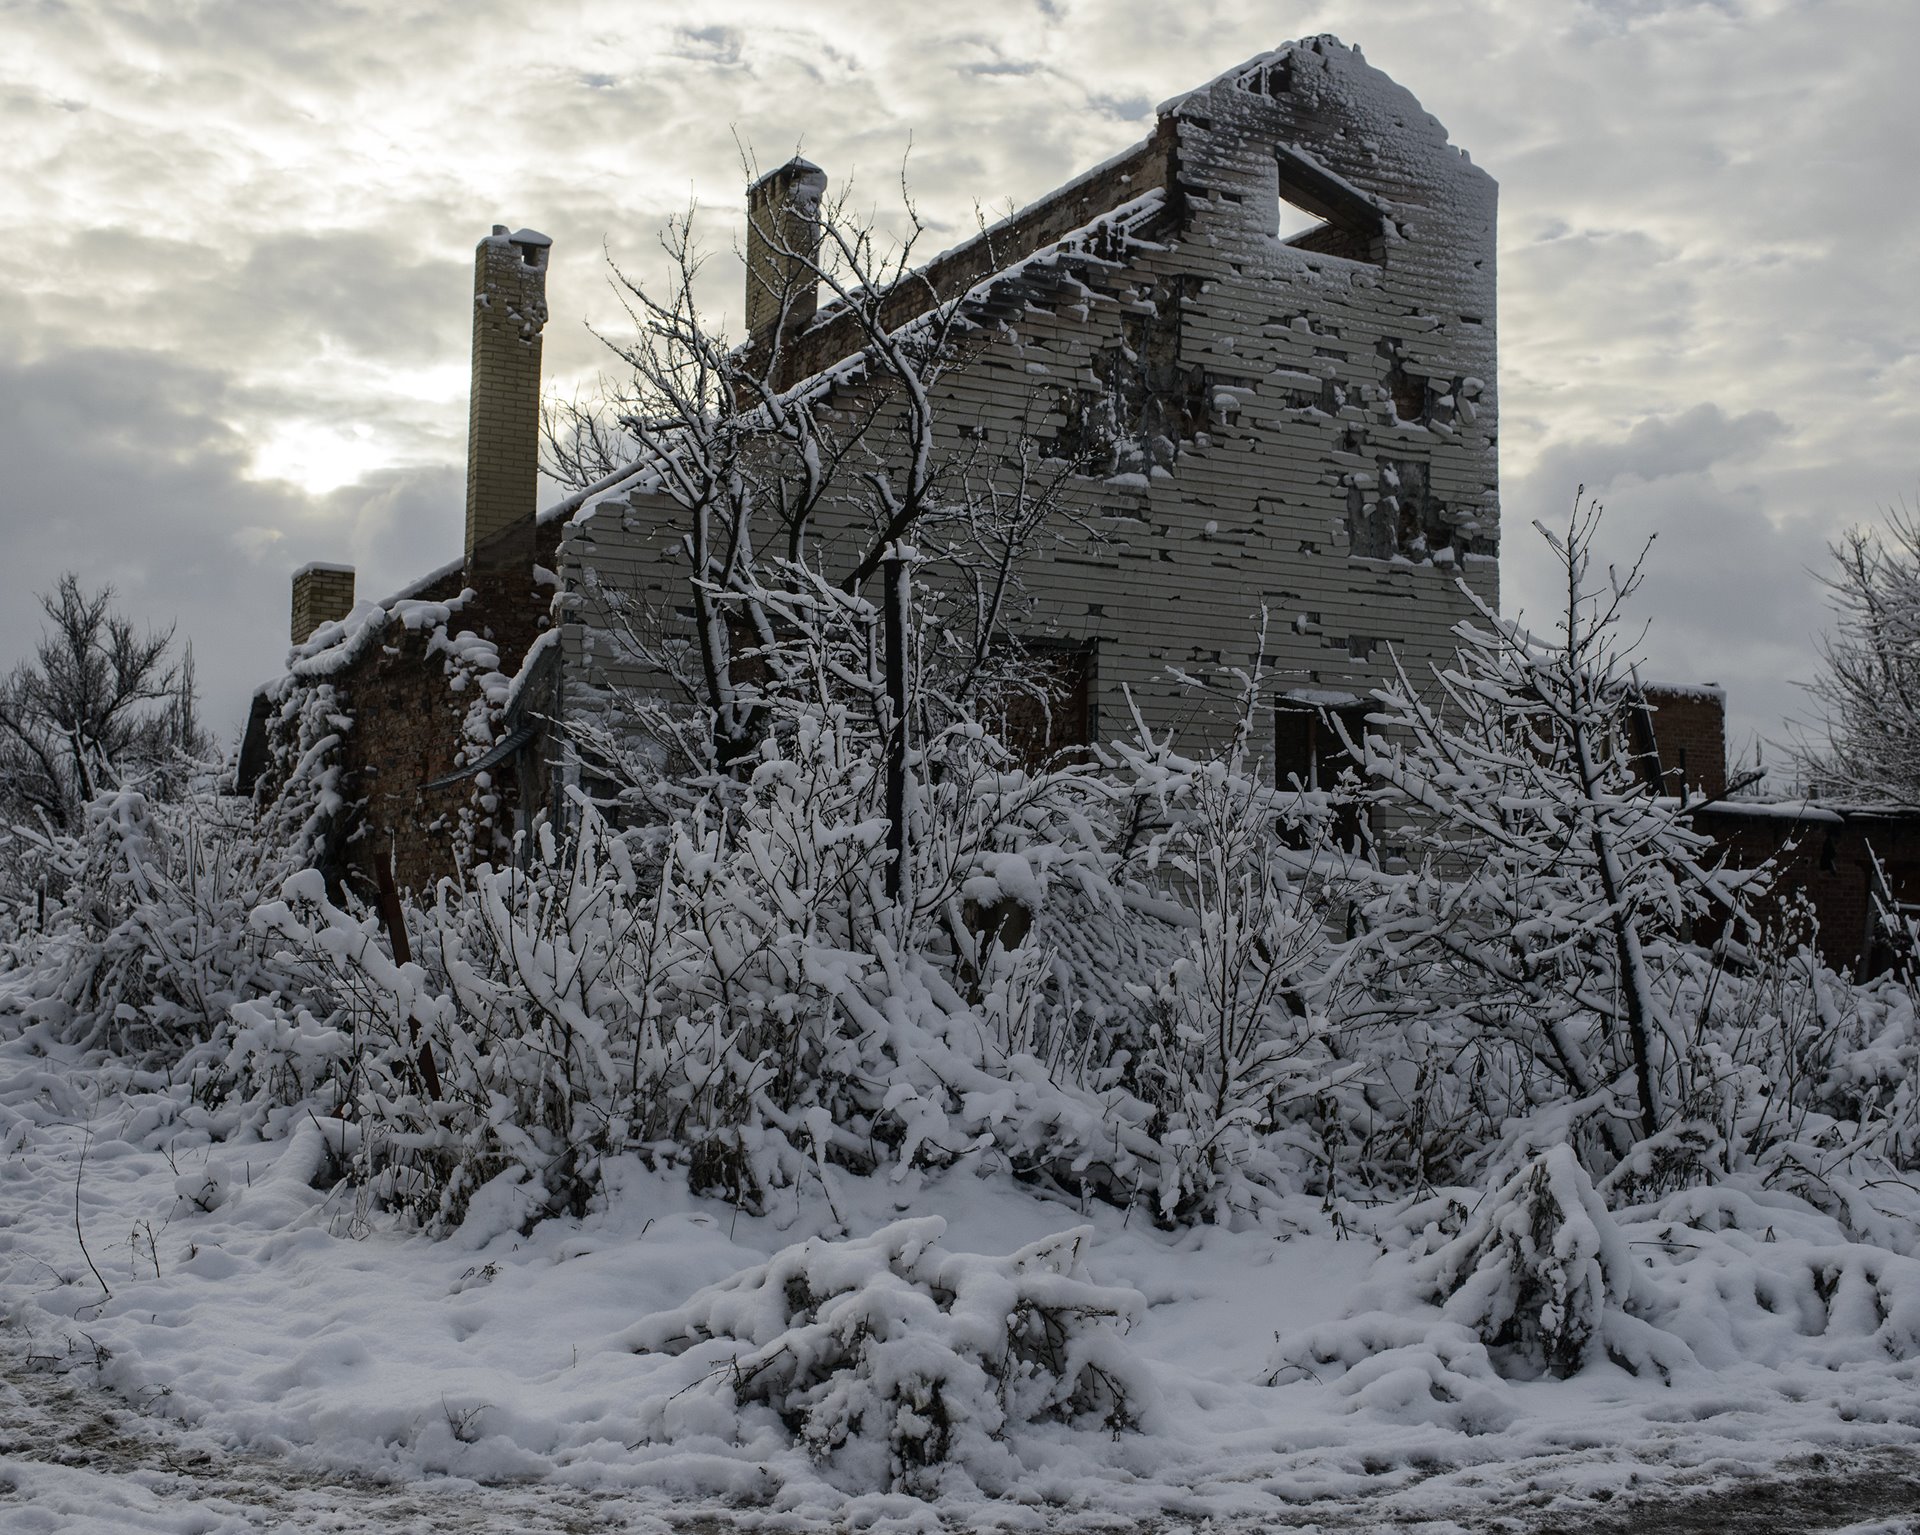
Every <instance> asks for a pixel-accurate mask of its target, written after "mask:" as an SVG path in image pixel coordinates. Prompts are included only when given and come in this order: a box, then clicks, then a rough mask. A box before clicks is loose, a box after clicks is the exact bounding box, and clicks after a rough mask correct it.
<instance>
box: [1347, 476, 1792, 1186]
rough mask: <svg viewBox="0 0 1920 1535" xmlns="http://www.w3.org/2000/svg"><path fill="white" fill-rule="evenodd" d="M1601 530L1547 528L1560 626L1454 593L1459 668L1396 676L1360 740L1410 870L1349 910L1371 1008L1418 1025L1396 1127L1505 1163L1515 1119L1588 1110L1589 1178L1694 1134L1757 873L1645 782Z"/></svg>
mask: <svg viewBox="0 0 1920 1535" xmlns="http://www.w3.org/2000/svg"><path fill="white" fill-rule="evenodd" d="M1542 531H1543V532H1544V530H1542ZM1596 536H1597V513H1595V512H1594V511H1592V510H1591V509H1590V510H1588V511H1586V512H1578V511H1577V512H1576V514H1575V518H1574V522H1573V525H1572V527H1571V528H1570V530H1569V532H1568V534H1567V536H1566V537H1565V538H1559V537H1555V536H1554V535H1551V534H1548V535H1547V537H1548V539H1549V542H1550V543H1551V544H1552V545H1553V548H1554V553H1555V556H1556V557H1557V559H1558V560H1559V562H1560V563H1561V566H1562V568H1563V570H1564V573H1565V577H1566V587H1565V590H1566V602H1565V607H1564V609H1563V611H1562V612H1561V614H1560V615H1559V616H1558V618H1557V621H1556V630H1555V632H1553V633H1550V634H1545V635H1541V634H1535V633H1534V632H1532V631H1530V630H1528V629H1526V628H1524V627H1522V626H1521V625H1520V624H1519V623H1518V622H1516V621H1514V620H1511V619H1507V618H1504V617H1502V616H1501V615H1500V614H1498V613H1496V612H1495V611H1494V610H1493V609H1491V608H1489V607H1487V606H1486V605H1485V604H1484V603H1481V602H1480V601H1479V599H1478V598H1475V597H1473V596H1472V594H1471V593H1468V594H1467V598H1468V600H1469V601H1470V602H1471V603H1473V605H1474V608H1475V616H1474V617H1473V618H1472V619H1470V620H1467V621H1464V622H1462V623H1461V624H1460V625H1459V626H1458V629H1457V633H1458V634H1459V637H1460V642H1461V643H1460V649H1459V652H1458V655H1457V658H1456V660H1455V662H1454V664H1452V665H1450V666H1446V667H1443V668H1437V669H1436V671H1435V674H1434V675H1433V676H1432V677H1430V678H1423V679H1415V678H1413V677H1411V676H1409V675H1408V674H1407V673H1406V672H1405V671H1404V670H1396V674H1395V677H1394V680H1393V682H1392V684H1391V685H1390V686H1389V687H1387V688H1384V689H1382V690H1380V692H1379V693H1378V694H1377V695H1376V696H1377V697H1378V699H1379V702H1380V706H1381V707H1380V709H1379V711H1378V712H1377V713H1376V714H1375V715H1373V716H1372V724H1373V727H1374V728H1372V729H1370V731H1369V733H1368V735H1367V737H1366V740H1365V742H1364V745H1362V744H1361V743H1355V744H1356V747H1357V749H1359V750H1360V751H1361V754H1362V755H1363V756H1364V759H1365V768H1366V771H1367V773H1368V774H1369V775H1370V777H1371V779H1372V784H1373V787H1372V788H1371V790H1370V798H1371V799H1372V800H1373V802H1374V805H1375V807H1376V813H1377V814H1378V815H1379V816H1381V817H1382V818H1383V819H1384V820H1385V821H1387V822H1388V823H1389V824H1391V825H1392V826H1393V827H1394V832H1393V837H1394V840H1395V841H1396V842H1398V843H1399V844H1400V846H1401V848H1402V850H1403V851H1404V854H1405V857H1406V859H1407V863H1408V867H1407V871H1406V872H1405V873H1404V874H1402V875H1394V874H1390V873H1385V872H1383V873H1382V875H1381V876H1380V882H1379V886H1378V889H1379V893H1378V894H1377V895H1376V896H1375V897H1374V898H1373V899H1372V900H1371V901H1370V902H1368V903H1367V905H1366V907H1365V909H1364V911H1363V913H1362V916H1363V925H1364V927H1365V929H1366V932H1367V934H1368V945H1367V953H1366V956H1365V967H1366V968H1367V969H1368V970H1369V972H1370V976H1371V984H1372V985H1373V987H1374V988H1375V990H1376V992H1377V994H1378V996H1379V999H1380V1002H1381V1004H1382V1006H1383V1010H1384V1011H1386V1012H1388V1013H1397V1014H1398V1015H1399V1016H1401V1017H1411V1018H1423V1019H1427V1020H1431V1023H1430V1024H1429V1025H1428V1027H1427V1029H1426V1031H1425V1039H1424V1040H1423V1048H1422V1052H1421V1055H1420V1057H1419V1059H1418V1061H1417V1070H1416V1073H1415V1076H1414V1081H1413V1082H1411V1083H1408V1084H1407V1086H1408V1087H1410V1088H1415V1089H1417V1092H1418V1094H1419V1098H1418V1100H1417V1102H1416V1111H1415V1113H1414V1114H1412V1115H1410V1116H1408V1117H1409V1118H1410V1119H1412V1120H1415V1121H1417V1122H1419V1123H1420V1124H1422V1125H1431V1124H1433V1123H1436V1122H1452V1123H1456V1124H1467V1125H1471V1126H1472V1137H1473V1140H1474V1141H1475V1142H1476V1143H1478V1144H1479V1145H1482V1146H1497V1145H1498V1144H1499V1142H1500V1140H1501V1137H1502V1127H1503V1126H1504V1125H1505V1124H1506V1122H1507V1120H1508V1119H1509V1117H1510V1116H1512V1115H1514V1114H1520V1115H1525V1114H1528V1113H1530V1112H1532V1110H1533V1109H1534V1108H1536V1107H1537V1106H1539V1105H1540V1104H1542V1103H1545V1102H1555V1101H1558V1102H1579V1103H1582V1104H1584V1105H1585V1106H1586V1112H1585V1114H1584V1115H1583V1128H1582V1130H1581V1133H1580V1135H1579V1138H1578V1140H1577V1143H1576V1144H1577V1146H1578V1149H1579V1150H1580V1151H1581V1152H1582V1154H1583V1156H1585V1157H1586V1158H1587V1160H1588V1162H1589V1165H1590V1166H1591V1167H1592V1168H1593V1169H1594V1171H1596V1172H1599V1173H1604V1172H1606V1171H1607V1170H1608V1168H1609V1167H1610V1166H1611V1165H1612V1163H1613V1162H1615V1161H1617V1160H1618V1159H1619V1158H1620V1157H1622V1156H1624V1155H1625V1154H1626V1152H1627V1151H1628V1149H1629V1148H1630V1147H1631V1146H1633V1145H1634V1144H1635V1143H1637V1142H1643V1141H1645V1140H1647V1138H1649V1137H1651V1136H1654V1135H1657V1134H1659V1133H1661V1132H1662V1131H1665V1130H1667V1129H1669V1128H1670V1127H1671V1126H1672V1125H1673V1124H1674V1123H1675V1122H1676V1121H1677V1120H1679V1119H1684V1118H1688V1117H1694V1116H1693V1115H1692V1112H1691V1109H1690V1107H1689V1104H1690V1101H1691V1098H1692V1095H1693V1093H1694V1090H1695V1083H1694V1082H1693V1081H1692V1079H1691V1075H1690V1068H1691V1066H1692V1064H1693V1062H1694V1047H1695V1046H1696V1045H1697V1044H1699V1043H1701V1035H1702V1032H1703V1029H1704V1028H1705V1027H1706V1026H1707V1025H1708V1024H1709V1023H1710V1018H1709V1016H1708V1014H1709V1013H1710V1011H1711V1007H1712V1005H1713V1002H1714V997H1715V988H1716V986H1717V984H1718V978H1719V972H1720V970H1721V969H1723V968H1724V963H1723V962H1724V960H1725V958H1726V956H1727V955H1728V954H1729V953H1730V952H1731V951H1732V950H1733V949H1734V948H1735V947H1736V946H1737V943H1738V942H1741V941H1745V940H1746V939H1747V938H1749V937H1750V936H1751V935H1752V934H1753V933H1754V932H1756V931H1757V924H1755V923H1754V922H1753V921H1752V920H1751V919H1750V918H1749V916H1748V915H1747V904H1748V902H1749V900H1750V898H1751V896H1752V894H1753V893H1754V892H1755V891H1758V890H1763V889H1764V888H1765V881H1766V874H1765V871H1760V872H1757V873H1749V874H1743V875H1739V876H1735V875H1732V874H1730V873H1728V872H1726V871H1724V870H1722V869H1721V868H1719V867H1718V866H1717V865H1716V863H1715V856H1714V850H1713V846H1712V843H1711V841H1710V839H1709V838H1707V837H1706V836H1705V835H1704V834H1703V833H1701V832H1699V831H1697V830H1695V829H1694V827H1693V826H1692V825H1691V823H1690V820H1689V815H1690V806H1689V804H1688V803H1686V802H1684V801H1682V800H1678V799H1674V798H1670V797H1667V796H1665V795H1664V793H1663V792H1662V786H1660V785H1658V784H1656V783H1654V782H1652V781H1651V780H1650V777H1649V775H1648V773H1647V770H1646V763H1645V756H1644V747H1643V746H1642V745H1640V744H1639V737H1638V735H1637V734H1636V730H1637V727H1636V724H1635V721H1636V719H1637V718H1638V717H1639V711H1640V710H1641V709H1642V708H1643V707H1644V705H1643V704H1642V702H1641V700H1640V695H1639V691H1638V685H1637V683H1636V682H1635V680H1634V675H1633V667H1632V662H1631V660H1630V658H1629V657H1628V656H1627V655H1626V654H1624V652H1623V651H1622V650H1621V648H1620V647H1619V645H1618V643H1617V639H1616V635H1617V631H1618V627H1619V625H1620V622H1621V618H1622V606H1623V604H1624V603H1625V602H1626V601H1627V600H1628V599H1629V598H1630V597H1631V595H1632V593H1633V591H1634V588H1635V586H1636V585H1637V582H1638V579H1639V572H1638V568H1637V567H1636V568H1635V569H1633V570H1632V571H1630V572H1628V573H1627V574H1626V576H1625V577H1624V578H1622V577H1621V576H1620V575H1619V574H1618V573H1617V572H1615V571H1614V570H1613V569H1612V568H1611V567H1606V568H1604V569H1603V568H1601V567H1600V565H1599V564H1598V562H1597V560H1596V555H1595V548H1594V543H1595V539H1596ZM1706 945H1710V946H1711V947H1704V946H1706ZM1420 1150H1421V1148H1410V1147H1409V1148H1402V1152H1401V1154H1402V1155H1403V1156H1406V1157H1407V1158H1408V1159H1409V1160H1419V1154H1420ZM1423 1170H1424V1169H1423ZM1434 1171H1435V1172H1437V1173H1438V1174H1439V1175H1440V1176H1441V1177H1442V1178H1443V1179H1445V1180H1446V1181H1454V1180H1455V1179H1458V1178H1461V1177H1471V1176H1475V1175H1477V1173H1478V1171H1479V1168H1477V1167H1460V1166H1455V1167H1451V1168H1448V1167H1440V1168H1436V1169H1434Z"/></svg>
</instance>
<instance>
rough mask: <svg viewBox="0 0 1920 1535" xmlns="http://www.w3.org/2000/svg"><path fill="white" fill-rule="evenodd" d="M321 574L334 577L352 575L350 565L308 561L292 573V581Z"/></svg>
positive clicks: (325, 561)
mask: <svg viewBox="0 0 1920 1535" xmlns="http://www.w3.org/2000/svg"><path fill="white" fill-rule="evenodd" d="M322 573H324V574H327V575H335V576H350V575H352V574H353V567H352V566H351V565H335V564H332V563H330V562H329V561H327V560H308V561H307V563H306V564H304V565H302V566H301V567H300V568H299V569H298V570H296V571H295V572H294V573H293V579H294V580H296V581H298V580H299V579H300V578H301V577H302V576H312V575H320V574H322Z"/></svg>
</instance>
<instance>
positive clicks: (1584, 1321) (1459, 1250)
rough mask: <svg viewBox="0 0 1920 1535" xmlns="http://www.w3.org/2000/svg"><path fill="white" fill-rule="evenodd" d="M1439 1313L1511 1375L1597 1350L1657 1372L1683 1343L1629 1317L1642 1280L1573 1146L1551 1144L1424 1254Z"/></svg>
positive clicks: (1550, 1367) (1567, 1366)
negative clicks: (1446, 1239) (1441, 1244)
mask: <svg viewBox="0 0 1920 1535" xmlns="http://www.w3.org/2000/svg"><path fill="white" fill-rule="evenodd" d="M1423 1277H1424V1282H1425V1284H1426V1286H1427V1288H1428V1291H1429V1294H1430V1295H1431V1297H1432V1298H1433V1299H1436V1300H1439V1301H1441V1302H1442V1310H1443V1314H1444V1315H1445V1317H1446V1319H1447V1320H1448V1321H1450V1322H1456V1323H1458V1324H1459V1325H1460V1326H1462V1327H1465V1328H1468V1329H1470V1330H1471V1331H1472V1332H1473V1333H1475V1334H1476V1335H1477V1336H1478V1337H1479V1338H1480V1339H1481V1340H1482V1341H1483V1342H1484V1343H1485V1344H1486V1345H1487V1347H1488V1348H1489V1350H1491V1351H1492V1354H1493V1357H1494V1359H1495V1361H1496V1363H1498V1364H1500V1365H1501V1366H1502V1367H1503V1368H1504V1369H1506V1370H1507V1371H1508V1372H1509V1373H1513V1372H1518V1373H1522V1374H1533V1373H1537V1372H1539V1371H1542V1370H1545V1371H1548V1372H1550V1373H1552V1374H1554V1375H1572V1374H1574V1373H1575V1372H1577V1371H1578V1370H1580V1369H1581V1368H1582V1367H1583V1366H1584V1365H1586V1364H1587V1363H1588V1362H1589V1361H1590V1360H1591V1359H1593V1358H1594V1357H1596V1356H1597V1355H1598V1354H1600V1353H1601V1352H1602V1351H1604V1352H1606V1353H1607V1354H1608V1355H1610V1356H1612V1357H1614V1358H1616V1359H1618V1360H1619V1361H1620V1362H1621V1363H1623V1364H1625V1365H1627V1366H1628V1367H1629V1368H1631V1369H1634V1370H1636V1371H1638V1370H1640V1369H1643V1368H1648V1367H1651V1368H1653V1369H1654V1370H1657V1371H1659V1372H1660V1373H1661V1374H1663V1375H1664V1374H1666V1373H1668V1372H1669V1371H1671V1370H1672V1369H1673V1368H1674V1367H1675V1366H1676V1365H1678V1364H1680V1363H1682V1362H1684V1360H1685V1350H1684V1349H1683V1348H1681V1347H1679V1346H1678V1345H1677V1344H1675V1343H1674V1342H1673V1341H1672V1340H1669V1339H1663V1338H1661V1337H1660V1336H1659V1335H1658V1334H1657V1333H1655V1332H1654V1331H1653V1330H1652V1329H1651V1328H1649V1327H1648V1326H1647V1325H1646V1323H1645V1322H1643V1321H1640V1320H1639V1319H1638V1318H1637V1317H1635V1316H1634V1315H1633V1312H1634V1310H1635V1309H1636V1308H1637V1307H1638V1308H1644V1306H1645V1305H1646V1282H1645V1280H1644V1278H1643V1277H1642V1270H1641V1268H1640V1266H1639V1265H1638V1264H1637V1263H1636V1262H1635V1260H1634V1257H1633V1254H1632V1252H1631V1251H1630V1250H1629V1249H1628V1247H1627V1245H1626V1241H1625V1239H1624V1238H1623V1237H1622V1236H1621V1234H1620V1230H1619V1228H1618V1227H1617V1226H1616V1225H1615V1224H1614V1220H1613V1217H1612V1215H1610V1214H1609V1213H1608V1211H1607V1206H1606V1201H1605V1200H1603V1199H1602V1198H1601V1197H1600V1195H1599V1192H1598V1191H1597V1190H1596V1189H1595V1188H1594V1186H1593V1182H1592V1180H1591V1179H1589V1178H1588V1177H1587V1173H1586V1169H1585V1168H1583V1167H1582V1166H1581V1165H1580V1160H1579V1158H1578V1157H1577V1156H1575V1155H1574V1153H1573V1150H1572V1148H1571V1147H1569V1146H1567V1145H1565V1144H1561V1145H1556V1146H1548V1147H1546V1148H1545V1149H1544V1150H1542V1151H1540V1152H1539V1153H1538V1154H1536V1155H1535V1156H1533V1157H1531V1158H1529V1159H1528V1160H1527V1162H1526V1163H1525V1164H1524V1165H1523V1166H1522V1167H1521V1168H1520V1169H1519V1170H1518V1171H1516V1172H1515V1173H1514V1174H1513V1176H1512V1177H1510V1178H1508V1179H1507V1181H1506V1182H1505V1183H1504V1184H1502V1185H1501V1186H1500V1187H1499V1188H1498V1189H1497V1190H1495V1191H1494V1192H1493V1193H1491V1194H1490V1195H1488V1196H1487V1199H1486V1201H1485V1202H1484V1204H1483V1205H1482V1206H1481V1208H1480V1210H1479V1212H1478V1213H1477V1214H1476V1215H1475V1216H1474V1218H1473V1220H1472V1222H1471V1223H1470V1224H1469V1225H1468V1226H1467V1227H1466V1229H1465V1230H1463V1231H1462V1232H1461V1233H1460V1234H1459V1235H1458V1236H1457V1237H1455V1238H1454V1239H1453V1240H1452V1241H1451V1242H1449V1243H1448V1244H1447V1245H1446V1246H1444V1247H1442V1248H1441V1249H1440V1250H1439V1252H1437V1253H1435V1254H1434V1255H1433V1256H1432V1257H1431V1258H1430V1259H1428V1260H1427V1262H1426V1266H1425V1272H1424V1276H1423Z"/></svg>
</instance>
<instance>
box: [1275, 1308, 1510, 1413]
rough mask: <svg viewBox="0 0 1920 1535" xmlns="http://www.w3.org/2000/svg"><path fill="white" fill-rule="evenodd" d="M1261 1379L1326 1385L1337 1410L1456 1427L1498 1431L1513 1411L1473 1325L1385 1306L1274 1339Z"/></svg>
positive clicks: (1286, 1382) (1498, 1375)
mask: <svg viewBox="0 0 1920 1535" xmlns="http://www.w3.org/2000/svg"><path fill="white" fill-rule="evenodd" d="M1266 1380H1267V1383H1268V1384H1269V1385H1274V1386H1287V1385H1295V1384H1299V1383H1301V1382H1312V1383H1315V1384H1320V1385H1327V1386H1330V1387H1331V1388H1332V1390H1333V1394H1334V1396H1335V1398H1336V1399H1337V1400H1338V1401H1339V1402H1340V1404H1341V1410H1342V1411H1345V1412H1350V1413H1359V1412H1365V1413H1370V1414H1372V1415H1374V1416H1376V1417H1383V1418H1388V1419H1391V1420H1393V1421H1396V1422H1401V1423H1427V1424H1431V1425H1433V1426H1434V1427H1435V1428H1445V1429H1451V1430H1453V1431H1454V1432H1455V1433H1461V1434H1489V1433H1497V1432H1499V1431H1500V1430H1501V1429H1503V1428H1507V1427H1509V1426H1510V1425H1511V1424H1512V1423H1513V1421H1514V1419H1515V1418H1516V1417H1517V1416H1518V1412H1517V1410H1516V1408H1515V1407H1514V1406H1513V1404H1512V1403H1511V1402H1510V1401H1509V1400H1508V1398H1507V1395H1506V1393H1505V1391H1504V1390H1503V1389H1502V1385H1503V1383H1502V1381H1501V1378H1500V1374H1499V1372H1498V1371H1497V1370H1496V1369H1495V1368H1494V1366H1493V1361H1492V1360H1491V1359H1490V1358H1489V1357H1488V1354H1487V1345H1486V1344H1485V1342H1483V1341H1482V1340H1481V1338H1480V1337H1479V1336H1478V1335H1477V1334H1476V1333H1475V1332H1474V1330H1473V1329H1472V1328H1470V1327H1466V1326H1463V1325H1462V1324H1460V1323H1459V1322H1449V1321H1444V1320H1437V1319H1436V1320H1429V1319H1427V1318H1424V1317H1420V1316H1406V1315H1402V1314H1400V1313H1397V1312H1391V1311H1364V1312H1361V1313H1360V1314H1359V1315H1357V1316H1352V1317H1348V1318H1346V1319H1344V1320H1342V1321H1338V1322H1327V1323H1322V1324H1321V1325H1320V1326H1317V1327H1311V1328H1307V1329H1304V1330H1303V1331H1301V1332H1297V1333H1292V1334H1288V1335H1285V1336H1282V1337H1280V1338H1278V1339H1276V1340H1275V1345H1274V1350H1273V1353H1272V1354H1271V1356H1270V1357H1269V1360H1268V1366H1267V1374H1266Z"/></svg>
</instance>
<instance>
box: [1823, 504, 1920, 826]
mask: <svg viewBox="0 0 1920 1535" xmlns="http://www.w3.org/2000/svg"><path fill="white" fill-rule="evenodd" d="M1829 548H1830V552H1831V554H1832V557H1833V568H1832V570H1831V571H1830V572H1829V573H1828V575H1827V576H1826V577H1825V583H1826V587H1827V591H1828V594H1829V600H1830V601H1831V602H1832V604H1833V609H1834V627H1833V629H1832V630H1831V631H1830V632H1829V633H1828V634H1827V635H1826V636H1825V638H1824V639H1823V640H1822V642H1821V645H1820V672H1819V675H1818V676H1817V677H1816V678H1815V679H1814V681H1813V682H1812V683H1811V684H1810V685H1809V687H1808V692H1809V693H1810V694H1811V695H1812V697H1813V700H1814V703H1815V706H1816V709H1817V711H1818V716H1819V717H1818V719H1817V721H1816V722H1815V728H1816V730H1817V731H1818V732H1819V734H1820V735H1821V736H1822V737H1824V739H1823V740H1819V741H1814V742H1804V741H1803V742H1801V743H1799V744H1798V746H1797V747H1796V749H1795V752H1794V756H1795V759H1796V765H1797V766H1798V768H1799V770H1800V772H1801V774H1802V775H1803V776H1804V777H1805V778H1806V779H1807V781H1808V782H1809V783H1810V784H1812V785H1813V786H1814V787H1815V789H1816V790H1817V791H1818V792H1820V793H1822V794H1826V795H1829V796H1833V797H1842V798H1848V799H1860V800H1871V801H1893V802H1896V803H1900V804H1907V805H1912V804H1920V514H1916V513H1914V512H1912V511H1910V510H1908V509H1906V508H1904V507H1901V508H1898V509H1895V510H1893V511H1890V512H1889V513H1888V514H1887V519H1886V524H1885V526H1884V527H1883V528H1852V529H1849V530H1848V532H1847V533H1846V535H1845V536H1844V537H1843V538H1841V539H1840V541H1839V542H1838V543H1835V544H1832V545H1830V546H1829Z"/></svg>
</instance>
